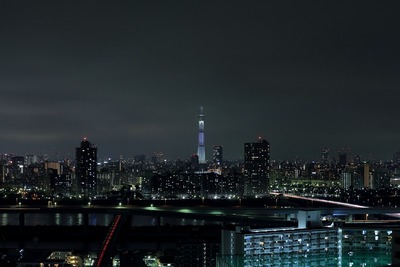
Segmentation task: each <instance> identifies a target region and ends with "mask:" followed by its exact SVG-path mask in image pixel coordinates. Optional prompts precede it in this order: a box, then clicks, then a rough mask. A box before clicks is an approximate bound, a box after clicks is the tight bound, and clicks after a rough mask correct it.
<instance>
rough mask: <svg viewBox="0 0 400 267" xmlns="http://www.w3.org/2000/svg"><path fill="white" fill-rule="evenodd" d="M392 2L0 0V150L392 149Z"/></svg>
mask: <svg viewBox="0 0 400 267" xmlns="http://www.w3.org/2000/svg"><path fill="white" fill-rule="evenodd" d="M395 4H396V1H298V0H296V1H214V0H213V1H147V0H146V1H61V0H60V1H1V3H0V94H1V95H0V153H17V154H22V155H24V154H26V153H48V154H54V153H55V152H59V153H60V154H61V155H68V156H69V157H74V153H75V150H74V148H75V147H76V146H78V145H79V144H80V142H81V140H82V138H83V137H85V136H86V137H87V138H88V139H89V140H90V141H92V142H94V143H95V144H96V145H97V146H98V149H99V154H100V156H113V157H115V156H119V155H120V154H122V155H125V156H126V157H128V156H133V155H136V154H142V153H144V154H147V155H150V154H152V153H153V152H155V151H161V152H162V153H163V154H164V155H165V156H166V157H167V158H171V159H172V158H176V157H180V158H181V159H186V158H187V157H188V156H189V155H191V154H193V153H196V151H197V127H198V123H197V115H198V112H199V107H200V106H203V107H204V113H205V142H206V156H207V158H210V157H211V153H212V151H211V150H212V146H213V145H217V144H218V145H223V146H224V157H225V158H227V159H241V158H243V146H244V143H245V142H252V141H256V139H257V138H258V137H259V136H262V137H263V138H265V139H267V140H268V141H269V142H270V144H271V158H272V159H293V158H295V157H296V156H297V157H301V158H304V159H315V160H318V159H320V155H321V150H322V148H324V147H328V148H330V150H331V155H332V156H333V157H337V154H338V150H339V149H340V148H341V147H346V148H347V147H348V148H350V149H351V150H352V153H353V154H361V155H362V156H363V158H364V159H365V158H366V157H367V155H368V154H370V153H371V154H372V155H374V156H375V158H376V159H391V157H392V154H393V151H394V150H395V149H400V122H399V117H400V75H399V74H400V52H399V51H400V27H399V26H400V19H399V18H400V16H399V15H398V10H399V9H398V6H396V5H395Z"/></svg>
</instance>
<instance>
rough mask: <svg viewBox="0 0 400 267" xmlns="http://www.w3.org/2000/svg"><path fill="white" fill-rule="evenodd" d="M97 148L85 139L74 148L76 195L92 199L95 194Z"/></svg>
mask: <svg viewBox="0 0 400 267" xmlns="http://www.w3.org/2000/svg"><path fill="white" fill-rule="evenodd" d="M96 168H97V147H96V146H95V145H93V144H92V143H90V142H89V141H88V140H87V139H86V138H84V139H83V141H82V142H81V146H80V147H77V148H76V169H75V172H76V179H77V190H78V194H80V195H81V196H83V197H92V196H95V195H96V193H97V191H96V190H97V172H96Z"/></svg>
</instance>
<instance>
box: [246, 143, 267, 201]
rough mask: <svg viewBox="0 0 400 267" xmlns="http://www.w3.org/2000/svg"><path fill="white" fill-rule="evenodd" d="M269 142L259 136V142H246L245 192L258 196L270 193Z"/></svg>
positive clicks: (247, 194)
mask: <svg viewBox="0 0 400 267" xmlns="http://www.w3.org/2000/svg"><path fill="white" fill-rule="evenodd" d="M269 160H270V155H269V143H268V142H267V141H266V140H263V139H261V138H259V141H258V142H257V143H245V144H244V179H245V180H244V194H245V195H246V196H252V197H257V196H261V195H265V194H267V193H268V188H269Z"/></svg>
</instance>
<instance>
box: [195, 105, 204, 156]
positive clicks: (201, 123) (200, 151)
mask: <svg viewBox="0 0 400 267" xmlns="http://www.w3.org/2000/svg"><path fill="white" fill-rule="evenodd" d="M197 155H198V156H199V164H203V163H206V149H205V147H204V114H203V107H200V114H199V145H198V147H197Z"/></svg>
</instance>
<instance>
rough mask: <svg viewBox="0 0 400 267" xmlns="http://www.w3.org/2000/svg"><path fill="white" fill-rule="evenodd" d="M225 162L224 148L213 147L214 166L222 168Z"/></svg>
mask: <svg viewBox="0 0 400 267" xmlns="http://www.w3.org/2000/svg"><path fill="white" fill-rule="evenodd" d="M222 161H223V147H222V146H214V147H213V164H214V165H215V167H217V168H218V167H221V166H222Z"/></svg>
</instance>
